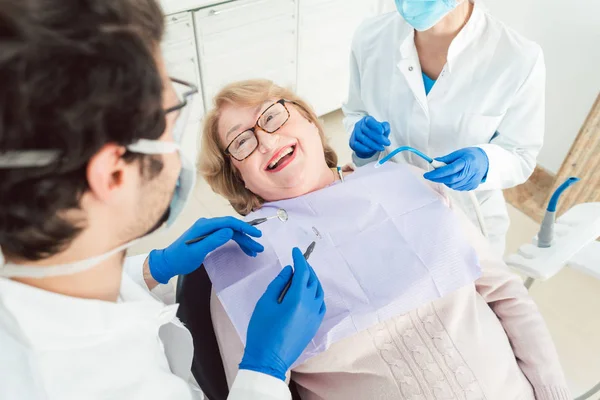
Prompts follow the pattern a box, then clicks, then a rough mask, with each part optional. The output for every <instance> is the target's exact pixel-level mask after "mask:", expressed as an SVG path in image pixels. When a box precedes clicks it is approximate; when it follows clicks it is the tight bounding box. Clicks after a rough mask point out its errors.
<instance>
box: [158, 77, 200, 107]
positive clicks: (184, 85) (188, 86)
mask: <svg viewBox="0 0 600 400" xmlns="http://www.w3.org/2000/svg"><path fill="white" fill-rule="evenodd" d="M169 79H171V82H173V88H174V89H175V93H177V98H178V99H179V102H178V104H176V105H174V106H173V107H169V108H167V109H166V110H165V114H169V113H171V112H173V111H177V110H181V109H182V108H183V107H185V106H186V105H187V104H188V101H189V99H190V98H191V97H192V96H193V95H195V94H197V93H198V87H197V86H196V85H194V84H193V83H189V82H186V81H182V80H180V79H177V78H169Z"/></svg>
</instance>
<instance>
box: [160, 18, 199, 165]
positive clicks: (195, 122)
mask: <svg viewBox="0 0 600 400" xmlns="http://www.w3.org/2000/svg"><path fill="white" fill-rule="evenodd" d="M165 22H166V24H165V25H166V26H165V36H164V38H163V41H162V43H161V51H162V53H163V56H164V59H165V63H166V65H167V71H168V73H169V75H170V76H172V77H174V78H178V79H181V80H184V81H188V82H190V83H193V84H195V85H196V86H198V90H199V93H198V94H197V95H196V96H194V100H193V102H192V104H191V108H192V109H191V111H190V117H189V120H188V123H187V126H186V130H187V133H186V135H185V136H184V143H182V148H183V149H188V150H189V151H190V156H191V154H192V153H193V152H192V150H193V149H195V148H197V146H198V137H199V136H200V120H201V119H202V116H203V115H204V101H203V98H202V97H203V96H202V85H201V81H200V70H199V68H198V56H197V52H196V37H195V34H194V21H193V18H192V13H191V12H183V13H179V14H173V15H169V16H167V17H166V21H165Z"/></svg>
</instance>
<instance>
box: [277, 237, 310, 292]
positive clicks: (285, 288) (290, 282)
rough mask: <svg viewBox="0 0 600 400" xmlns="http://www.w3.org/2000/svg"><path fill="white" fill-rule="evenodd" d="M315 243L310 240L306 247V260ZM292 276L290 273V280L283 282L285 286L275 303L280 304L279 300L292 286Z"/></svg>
mask: <svg viewBox="0 0 600 400" xmlns="http://www.w3.org/2000/svg"><path fill="white" fill-rule="evenodd" d="M316 245H317V242H314V241H313V242H312V243H311V244H310V245H309V246H308V248H307V249H306V251H305V252H304V259H305V260H306V261H308V258H309V257H310V255H311V254H312V252H313V250H314V249H315V246H316ZM293 278H294V275H293V274H292V276H291V277H290V280H289V281H287V283H286V284H285V286H284V287H283V290H282V291H281V294H280V295H279V297H278V298H277V303H278V304H281V302H282V301H283V298H284V297H285V295H286V294H287V292H288V290H290V286H292V279H293Z"/></svg>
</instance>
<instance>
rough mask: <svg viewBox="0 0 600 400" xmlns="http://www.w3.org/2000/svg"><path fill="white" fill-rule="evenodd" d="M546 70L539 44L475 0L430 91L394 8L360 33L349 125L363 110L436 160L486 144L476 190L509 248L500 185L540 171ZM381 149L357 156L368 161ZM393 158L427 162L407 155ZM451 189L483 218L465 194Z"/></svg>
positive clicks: (495, 234) (410, 34) (396, 140)
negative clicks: (482, 178) (485, 163)
mask: <svg viewBox="0 0 600 400" xmlns="http://www.w3.org/2000/svg"><path fill="white" fill-rule="evenodd" d="M545 75H546V74H545V66H544V58H543V54H542V50H541V48H540V47H539V46H538V45H537V44H535V43H533V42H531V41H528V40H526V39H524V38H523V37H522V36H520V35H519V34H518V33H516V32H514V31H513V30H511V29H509V28H507V27H506V26H505V25H504V24H502V23H501V22H499V21H497V20H496V19H495V18H494V17H492V16H491V15H489V14H488V12H487V10H485V9H484V8H483V5H482V4H480V3H479V2H477V3H475V8H474V11H473V14H472V16H471V19H470V20H469V22H468V23H467V24H466V25H465V27H464V28H463V30H462V31H461V32H460V33H459V34H458V36H457V37H456V38H455V39H454V41H453V42H452V45H451V46H450V49H449V52H448V61H447V64H446V65H445V67H444V69H443V71H442V73H441V75H440V77H439V78H438V80H437V82H436V84H435V86H434V87H433V88H432V90H431V92H430V93H429V95H426V94H425V88H424V84H423V77H422V72H421V66H420V63H419V57H418V54H417V49H416V47H415V44H414V30H413V29H412V27H410V26H409V25H408V24H407V23H406V22H405V21H404V20H403V19H402V17H401V16H400V15H399V14H398V13H397V12H393V13H388V14H384V15H381V16H377V17H374V18H371V19H369V20H367V21H365V22H364V23H363V24H362V25H361V26H360V27H359V29H358V30H357V32H356V34H355V37H354V40H353V43H352V54H351V59H350V88H349V95H348V101H347V103H346V104H345V105H344V107H343V110H344V113H345V116H346V117H345V119H344V125H345V127H346V130H347V132H348V133H349V134H351V133H352V130H353V128H354V125H355V124H356V122H358V121H359V120H360V119H361V118H363V117H364V116H366V115H371V116H373V117H374V118H376V119H377V120H379V121H388V122H389V123H390V126H391V135H390V140H391V142H392V144H391V146H389V149H391V150H393V149H395V148H396V147H398V146H413V147H415V148H417V149H419V150H421V151H423V152H424V153H426V154H428V155H429V156H432V157H439V156H443V155H446V154H449V153H451V152H453V151H455V150H458V149H460V148H464V147H469V146H478V147H480V148H482V149H483V150H484V151H485V152H486V154H487V156H488V158H489V162H490V166H489V172H488V175H487V180H486V182H485V183H483V184H482V185H480V186H479V188H478V189H477V191H476V195H477V198H478V200H479V202H480V204H481V210H482V213H483V215H484V218H485V221H486V225H487V229H488V233H489V238H490V240H491V241H492V244H493V245H494V247H495V248H496V249H497V250H498V251H499V252H501V253H503V252H504V241H505V236H506V231H507V230H508V225H509V222H508V214H507V210H506V204H505V201H504V197H503V195H502V191H501V189H506V188H510V187H513V186H516V185H519V184H521V183H523V182H525V181H526V180H527V179H528V178H529V176H530V175H531V173H532V172H533V170H534V168H535V165H536V158H537V155H538V153H539V151H540V149H541V147H542V144H543V136H544V118H545V116H544V114H545V113H544V107H545V105H544V104H545V79H546V78H545ZM496 132H498V135H497V136H495V133H496ZM494 136H495V137H494ZM382 156H383V155H381V154H378V155H376V156H375V157H374V158H373V159H371V160H361V159H359V158H357V157H356V156H354V161H355V163H356V164H357V165H362V164H365V163H367V162H370V161H373V160H374V159H377V158H378V157H382ZM395 161H397V162H404V161H405V162H409V163H411V164H414V165H416V166H419V167H421V168H424V169H428V168H429V165H428V164H427V163H426V162H425V161H423V160H421V159H420V158H418V157H417V156H414V155H412V154H410V153H401V154H400V155H399V156H397V157H396V159H395ZM452 196H453V197H455V198H454V200H455V201H456V202H457V203H458V204H460V205H461V206H462V208H463V209H464V211H465V212H466V213H467V215H469V216H470V218H471V219H472V220H473V221H475V222H476V219H475V214H474V212H473V209H472V206H471V204H472V203H470V202H469V200H468V199H467V197H466V195H465V194H464V193H458V192H454V193H453V194H452Z"/></svg>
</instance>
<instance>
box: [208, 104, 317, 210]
mask: <svg viewBox="0 0 600 400" xmlns="http://www.w3.org/2000/svg"><path fill="white" fill-rule="evenodd" d="M277 100H278V99H271V100H269V101H266V102H265V103H264V104H262V105H260V106H258V107H241V106H236V105H227V106H225V107H224V108H223V109H222V112H221V118H220V119H219V137H220V140H221V144H222V146H223V147H224V148H225V147H226V146H227V145H229V143H230V142H231V141H232V140H233V139H234V138H235V137H236V136H237V135H239V134H240V133H241V132H243V131H246V130H248V129H250V128H252V127H253V126H254V125H255V124H256V120H257V118H258V117H259V116H260V115H261V114H262V112H263V111H264V110H266V109H267V108H268V107H269V106H271V105H272V104H273V103H275V102H276V101H277ZM285 107H286V108H287V109H288V110H289V113H290V118H289V120H288V121H287V122H286V123H285V124H284V125H283V126H282V127H281V128H279V130H278V131H277V132H275V133H272V134H269V133H266V132H264V131H263V130H261V129H260V128H259V127H256V136H257V137H258V142H259V144H258V148H257V149H256V150H255V151H254V153H252V154H251V155H250V156H249V157H248V158H246V159H245V160H243V161H237V160H235V159H234V158H230V160H231V162H232V163H233V165H234V167H235V168H237V169H238V170H239V172H240V173H241V175H242V179H243V180H244V183H245V185H246V187H247V188H248V189H249V190H250V191H251V192H253V193H254V194H256V195H258V196H260V197H262V198H263V199H265V200H266V201H275V200H282V199H288V198H292V197H297V196H300V195H303V194H306V193H308V192H311V191H313V190H316V189H318V185H319V182H321V181H322V180H323V173H324V172H323V171H328V168H327V164H326V162H325V155H324V150H323V143H322V141H321V137H320V135H319V130H318V128H317V127H316V125H314V124H313V123H312V122H310V121H309V120H307V119H306V118H305V117H304V116H303V115H302V114H301V113H300V112H299V111H298V108H296V107H297V106H296V105H294V104H292V103H285ZM282 154H285V156H284V157H282V158H280V156H281V155H282Z"/></svg>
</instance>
